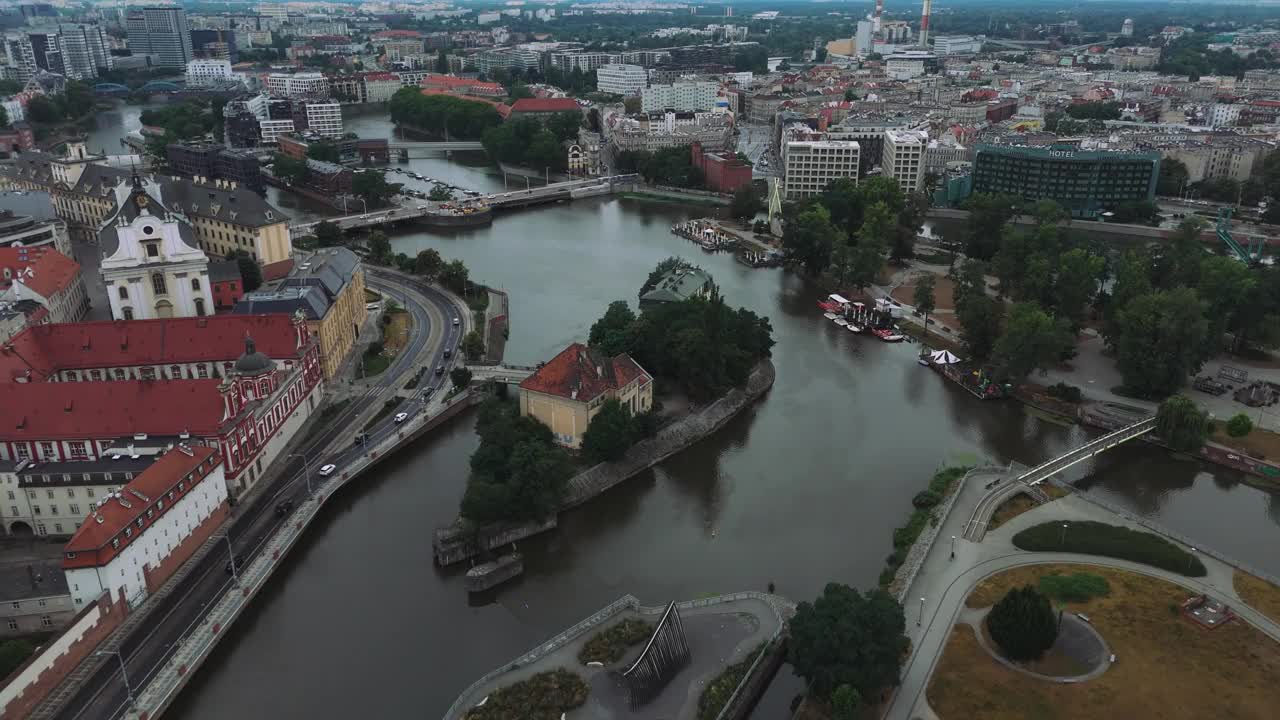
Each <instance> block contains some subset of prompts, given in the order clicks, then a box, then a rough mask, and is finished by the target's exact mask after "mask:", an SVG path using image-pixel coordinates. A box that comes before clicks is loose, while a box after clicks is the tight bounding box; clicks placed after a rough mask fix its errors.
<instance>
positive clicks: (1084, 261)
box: [1053, 248, 1107, 331]
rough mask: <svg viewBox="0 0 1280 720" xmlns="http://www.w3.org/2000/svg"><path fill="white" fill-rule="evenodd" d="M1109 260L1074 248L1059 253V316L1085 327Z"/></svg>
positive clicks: (1056, 282)
mask: <svg viewBox="0 0 1280 720" xmlns="http://www.w3.org/2000/svg"><path fill="white" fill-rule="evenodd" d="M1106 265H1107V263H1106V260H1105V259H1103V258H1101V257H1097V256H1096V255H1090V254H1089V251H1087V250H1085V249H1083V248H1074V249H1072V250H1068V251H1067V252H1065V253H1062V254H1061V255H1059V256H1058V262H1057V266H1058V276H1057V278H1056V279H1055V280H1054V286H1053V295H1054V307H1055V309H1056V310H1057V315H1058V317H1060V318H1064V319H1066V320H1067V322H1068V323H1070V325H1071V329H1072V330H1073V331H1074V330H1077V329H1078V328H1080V327H1082V326H1084V321H1085V319H1086V318H1087V317H1088V314H1089V305H1090V304H1091V303H1092V302H1093V299H1094V298H1095V297H1096V296H1097V294H1098V286H1099V284H1100V283H1101V282H1102V273H1103V272H1104V271H1105V270H1106Z"/></svg>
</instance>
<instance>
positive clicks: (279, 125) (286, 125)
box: [258, 119, 297, 145]
mask: <svg viewBox="0 0 1280 720" xmlns="http://www.w3.org/2000/svg"><path fill="white" fill-rule="evenodd" d="M258 129H259V131H260V132H261V133H262V144H263V145H275V144H276V142H277V141H278V140H280V136H281V135H288V134H290V133H292V132H294V131H295V130H297V128H295V127H294V126H293V120H291V119H290V120H259V121H258Z"/></svg>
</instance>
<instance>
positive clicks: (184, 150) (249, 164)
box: [166, 142, 266, 193]
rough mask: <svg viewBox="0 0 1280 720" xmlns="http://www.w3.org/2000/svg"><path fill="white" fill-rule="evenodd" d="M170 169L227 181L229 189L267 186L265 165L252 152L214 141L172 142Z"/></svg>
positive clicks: (188, 175) (169, 151)
mask: <svg viewBox="0 0 1280 720" xmlns="http://www.w3.org/2000/svg"><path fill="white" fill-rule="evenodd" d="M167 156H168V157H167V160H166V162H167V164H168V166H169V170H170V171H171V172H172V173H173V174H174V175H176V176H177V177H183V178H192V179H195V178H205V179H208V180H223V181H226V183H227V185H228V186H229V187H230V189H232V190H234V189H235V188H236V186H238V185H243V186H245V187H247V188H249V189H251V190H254V191H255V192H259V193H261V192H262V191H264V190H265V189H266V183H265V181H264V180H263V179H262V167H261V166H260V165H259V164H258V159H257V158H256V157H254V155H253V154H252V153H248V152H244V151H239V150H232V149H230V148H225V147H222V146H221V145H215V144H212V143H201V142H183V143H170V144H169V148H168V153H167Z"/></svg>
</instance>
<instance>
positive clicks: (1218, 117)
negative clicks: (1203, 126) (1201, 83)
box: [1209, 103, 1245, 128]
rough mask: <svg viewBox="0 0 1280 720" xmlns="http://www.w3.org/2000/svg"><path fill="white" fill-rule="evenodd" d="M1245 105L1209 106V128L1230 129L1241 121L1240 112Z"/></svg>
mask: <svg viewBox="0 0 1280 720" xmlns="http://www.w3.org/2000/svg"><path fill="white" fill-rule="evenodd" d="M1244 107H1245V106H1244V105H1237V104H1232V103H1214V104H1212V105H1210V106H1209V127H1215V128H1217V127H1228V126H1231V125H1235V124H1236V121H1238V120H1239V119H1240V111H1241V110H1242V109H1243V108H1244Z"/></svg>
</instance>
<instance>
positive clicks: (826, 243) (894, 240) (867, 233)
mask: <svg viewBox="0 0 1280 720" xmlns="http://www.w3.org/2000/svg"><path fill="white" fill-rule="evenodd" d="M927 209H928V199H927V198H926V197H925V195H924V194H923V193H914V194H911V195H907V194H905V193H903V192H902V190H901V189H900V188H899V187H898V183H897V181H895V180H893V179H892V178H883V177H880V178H870V179H868V180H866V181H865V182H863V183H861V184H858V183H856V182H855V181H854V180H852V179H849V178H840V179H838V180H833V181H832V182H831V184H830V185H828V186H827V189H826V190H825V191H824V192H823V193H822V195H820V196H818V197H816V198H811V199H809V200H804V201H801V202H798V203H791V204H789V205H787V206H785V207H784V208H783V216H784V219H785V220H786V231H785V232H784V234H783V236H782V245H783V248H785V249H786V251H787V255H788V257H789V258H790V259H791V260H793V261H794V262H797V263H799V264H800V265H801V266H802V267H803V268H804V269H805V271H806V272H807V273H808V274H809V275H812V276H815V277H816V276H825V277H826V278H827V280H828V283H829V284H830V285H831V286H832V287H834V288H836V289H841V290H842V289H845V288H853V289H855V290H862V289H864V288H866V287H867V286H869V285H871V284H872V283H873V282H874V281H875V278H876V275H877V274H878V273H879V272H880V269H881V267H882V266H883V264H884V260H885V257H886V255H887V256H888V258H889V260H890V261H892V262H901V261H903V260H905V259H907V258H910V257H912V256H913V255H914V253H915V251H914V246H915V237H916V233H917V232H919V230H920V224H921V222H922V221H923V219H924V213H925V211H926V210H927Z"/></svg>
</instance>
